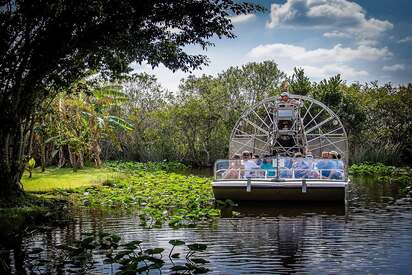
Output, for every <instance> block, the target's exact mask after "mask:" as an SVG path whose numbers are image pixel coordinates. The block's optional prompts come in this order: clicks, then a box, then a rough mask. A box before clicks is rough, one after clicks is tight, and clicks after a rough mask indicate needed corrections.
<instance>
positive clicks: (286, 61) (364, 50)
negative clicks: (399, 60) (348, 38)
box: [247, 43, 392, 81]
mask: <svg viewBox="0 0 412 275" xmlns="http://www.w3.org/2000/svg"><path fill="white" fill-rule="evenodd" d="M390 56H392V53H391V52H390V51H389V50H388V49H387V48H375V47H370V46H365V45H359V46H357V47H355V48H349V47H348V48H345V47H342V46H341V45H340V44H338V45H336V46H334V47H332V48H317V49H312V50H311V49H306V48H305V47H301V46H296V45H291V44H281V43H276V44H266V45H259V46H257V47H255V48H253V49H251V50H250V51H249V52H248V53H247V58H248V59H249V61H262V60H267V59H270V60H274V61H275V62H276V63H278V64H279V67H280V69H281V70H283V71H286V72H288V73H289V74H291V73H293V68H294V67H301V68H303V69H304V70H305V73H306V74H307V75H308V76H309V77H311V78H312V79H313V80H315V81H318V80H321V79H324V78H328V77H331V76H334V75H336V74H341V75H342V76H343V77H344V78H345V79H347V80H357V81H362V80H367V77H369V72H368V71H366V70H365V69H359V68H357V67H356V66H355V64H354V62H357V61H366V62H368V63H370V62H374V61H379V60H382V59H385V58H388V57H390ZM358 65H360V64H358Z"/></svg>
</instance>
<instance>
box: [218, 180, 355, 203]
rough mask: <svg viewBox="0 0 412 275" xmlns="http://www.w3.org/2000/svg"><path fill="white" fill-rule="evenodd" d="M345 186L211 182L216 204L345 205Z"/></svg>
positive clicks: (292, 182) (275, 182)
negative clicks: (218, 201)
mask: <svg viewBox="0 0 412 275" xmlns="http://www.w3.org/2000/svg"><path fill="white" fill-rule="evenodd" d="M347 185H348V182H345V181H339V182H331V181H322V180H317V181H302V180H291V181H270V180H253V179H252V180H250V181H248V180H220V181H214V182H213V193H214V195H215V198H216V199H217V200H225V199H231V200H233V201H318V202H320V201H325V202H332V201H334V202H338V201H341V202H345V200H346V190H347Z"/></svg>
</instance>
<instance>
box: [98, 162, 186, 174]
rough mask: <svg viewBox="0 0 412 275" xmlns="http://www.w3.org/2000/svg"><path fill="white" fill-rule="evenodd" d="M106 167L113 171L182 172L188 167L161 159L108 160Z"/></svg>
mask: <svg viewBox="0 0 412 275" xmlns="http://www.w3.org/2000/svg"><path fill="white" fill-rule="evenodd" d="M105 165H106V167H109V168H111V169H112V170H114V171H119V172H127V171H150V172H154V171H166V172H184V171H186V170H187V169H188V168H189V167H188V166H187V165H185V164H183V163H180V162H177V161H161V162H134V161H108V162H106V163H105Z"/></svg>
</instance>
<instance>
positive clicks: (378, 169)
mask: <svg viewBox="0 0 412 275" xmlns="http://www.w3.org/2000/svg"><path fill="white" fill-rule="evenodd" d="M395 169H396V168H395V167H394V166H387V165H385V164H383V163H379V162H378V163H370V162H365V163H361V164H353V165H352V166H351V167H350V168H349V173H350V174H352V175H365V176H368V175H369V176H386V175H392V174H393V173H394V171H395Z"/></svg>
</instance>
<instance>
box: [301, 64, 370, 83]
mask: <svg viewBox="0 0 412 275" xmlns="http://www.w3.org/2000/svg"><path fill="white" fill-rule="evenodd" d="M298 67H301V68H302V69H304V70H305V74H307V75H308V76H309V77H311V78H314V79H318V80H320V79H324V78H328V77H331V76H334V75H337V74H341V75H342V76H343V77H344V78H354V79H359V78H360V77H366V76H368V75H369V73H368V72H367V71H365V70H356V69H355V68H353V67H350V66H347V65H339V64H327V65H323V66H319V67H314V66H308V65H303V66H298Z"/></svg>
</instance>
